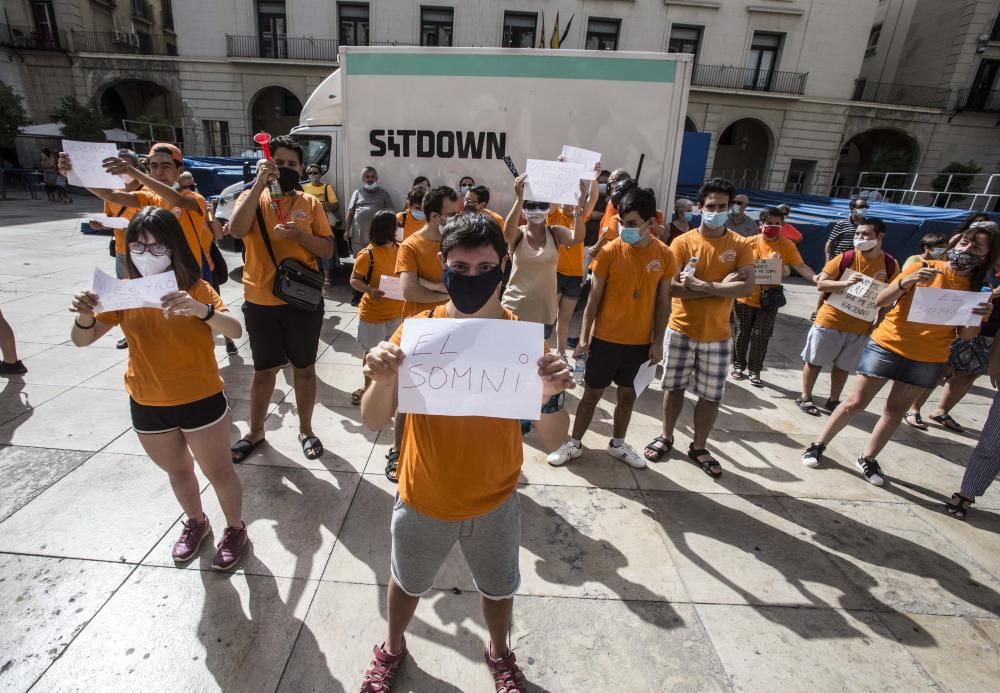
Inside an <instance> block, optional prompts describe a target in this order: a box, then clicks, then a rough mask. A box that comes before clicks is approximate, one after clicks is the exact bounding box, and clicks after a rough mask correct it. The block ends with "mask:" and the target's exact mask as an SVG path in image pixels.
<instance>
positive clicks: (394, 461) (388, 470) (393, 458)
mask: <svg viewBox="0 0 1000 693" xmlns="http://www.w3.org/2000/svg"><path fill="white" fill-rule="evenodd" d="M385 459H386V465H385V478H386V479H388V480H389V481H391V482H392V483H394V484H398V483H399V476H398V475H397V474H396V467H398V466H399V450H396V449H391V450H389V452H388V453H387V454H386V456H385Z"/></svg>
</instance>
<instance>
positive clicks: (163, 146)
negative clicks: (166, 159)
mask: <svg viewBox="0 0 1000 693" xmlns="http://www.w3.org/2000/svg"><path fill="white" fill-rule="evenodd" d="M164 150H166V151H164ZM168 153H169V154H170V158H171V159H173V160H174V163H176V164H177V165H178V166H183V165H184V155H183V154H181V150H180V149H178V148H177V145H175V144H170V143H169V142H157V143H156V144H154V145H153V146H152V147H150V148H149V156H150V157H153V156H158V155H159V156H162V155H163V154H168Z"/></svg>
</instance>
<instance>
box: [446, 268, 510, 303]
mask: <svg viewBox="0 0 1000 693" xmlns="http://www.w3.org/2000/svg"><path fill="white" fill-rule="evenodd" d="M502 279H503V268H502V267H501V266H500V265H497V266H496V267H494V268H493V269H491V270H490V271H489V272H483V273H481V274H477V275H475V276H473V275H469V274H459V273H458V272H453V271H452V270H451V268H450V267H448V266H447V265H445V268H444V277H443V278H442V281H443V283H444V288H445V289H447V290H448V296H450V297H451V302H452V303H454V304H455V307H456V308H457V309H458V311H459V312H460V313H464V314H465V315H472V314H474V313H478V312H479V311H480V310H481V309H482V307H483V306H485V305H486V302H487V301H489V300H490V297H491V296H492V295H493V294H494V293H496V290H497V287H498V286H500V281H501V280H502Z"/></svg>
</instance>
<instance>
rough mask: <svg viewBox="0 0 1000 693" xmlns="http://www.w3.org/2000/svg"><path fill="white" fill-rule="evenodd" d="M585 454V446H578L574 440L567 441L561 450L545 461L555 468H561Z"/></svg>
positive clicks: (561, 446)
mask: <svg viewBox="0 0 1000 693" xmlns="http://www.w3.org/2000/svg"><path fill="white" fill-rule="evenodd" d="M582 454H583V445H582V444H581V445H577V444H576V443H574V442H573V441H572V440H567V441H566V442H565V443H563V444H562V445H560V446H559V449H558V450H556V451H555V452H553V453H551V454H550V455H549V456H548V457H546V458H545V461H546V462H548V463H549V464H551V465H552V466H553V467H561V466H563V465H564V464H566V463H567V462H569V461H570V460H575V459H576V458H577V457H579V456H580V455H582Z"/></svg>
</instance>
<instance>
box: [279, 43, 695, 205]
mask: <svg viewBox="0 0 1000 693" xmlns="http://www.w3.org/2000/svg"><path fill="white" fill-rule="evenodd" d="M690 82H691V56H689V55H678V54H666V53H626V52H598V51H582V50H545V49H509V48H508V49H505V48H412V47H411V48H402V47H393V48H381V47H380V48H370V47H355V46H345V47H342V48H341V49H340V69H338V70H336V71H335V72H333V74H331V75H330V76H329V77H327V78H326V79H325V80H324V81H323V82H322V83H321V84H320V85H319V86H318V87H317V88H316V90H315V91H314V92H313V93H312V95H311V96H310V97H309V99H308V100H307V101H306V103H305V106H304V107H303V108H302V115H301V119H300V124H299V125H298V126H297V127H296V128H294V129H293V130H292V133H291V134H292V136H293V137H294V138H295V139H297V140H298V141H299V142H301V143H302V145H303V147H304V148H305V152H306V154H305V159H306V163H318V164H320V165H322V166H323V167H324V169H325V170H326V174H325V178H324V180H325V182H327V183H329V184H331V185H332V186H334V189H335V190H336V191H337V196H338V197H339V198H340V200H341V207H340V209H341V216H342V217H343V216H345V215H346V211H347V210H346V205H347V202H348V200H349V199H350V196H351V193H352V192H353V191H354V190H355V189H356V188H357V187H358V186H359V185H360V176H361V170H362V168H363V167H365V166H374V167H375V168H376V169H377V170H378V172H379V178H380V184H381V185H382V187H384V188H385V189H386V190H387V191H388V192H389V193H390V195H391V196H392V199H393V201H394V203H395V205H396V207H397V209H402V208H403V205H404V203H405V195H406V193H407V191H408V190H409V188H410V186H411V184H412V182H413V179H414V178H416V177H417V176H421V175H422V176H426V177H427V178H429V179H430V181H431V184H432V185H450V186H451V187H453V188H457V187H458V183H459V179H461V178H462V177H463V176H471V177H472V178H473V179H475V181H476V183H477V184H484V185H486V186H487V187H488V188H489V189H490V191H491V198H490V205H489V206H490V208H491V209H494V210H496V211H498V212H500V213H501V214H506V212H507V210H508V209H509V208H510V205H511V203H512V202H513V191H512V187H513V186H512V177H511V172H510V170H509V169H508V167H507V165H506V164H505V163H504V157H507V156H509V157H511V159H512V160H513V163H514V165H515V166H516V167H517V169H518V170H519V171H523V170H524V166H525V161H526V160H527V159H550V160H551V159H555V158H556V157H557V156H558V155H559V153H560V151H561V150H562V145H564V144H567V145H571V146H576V147H583V148H586V149H589V150H593V151H597V152H600V153H601V154H602V164H603V166H604V168H607V169H614V168H618V167H622V168H625V169H627V170H628V171H629V172H630V173H632V174H633V175H634V174H635V173H636V168H637V166H638V164H639V159H640V156H642V155H645V156H644V163H643V165H642V172H641V175H640V183H641V184H642V185H643V186H647V187H651V188H652V189H653V190H654V191H656V196H657V203H658V206H659V207H660V208H661V209H670V201H669V200H668V197H669V196H672V195H673V193H674V187H675V185H676V180H677V167H678V162H679V160H680V151H681V140H682V135H683V130H684V117H685V115H686V112H687V100H688V87H689V85H690Z"/></svg>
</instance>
